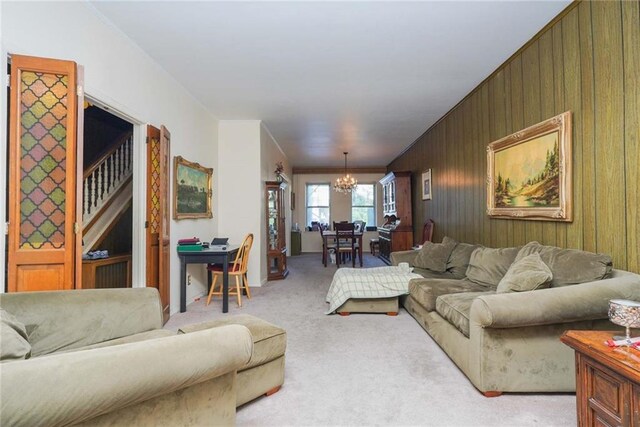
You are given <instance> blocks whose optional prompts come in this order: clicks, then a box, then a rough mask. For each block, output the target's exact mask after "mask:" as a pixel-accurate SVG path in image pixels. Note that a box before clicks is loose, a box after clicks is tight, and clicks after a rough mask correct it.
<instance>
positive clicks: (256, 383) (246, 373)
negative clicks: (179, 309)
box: [178, 314, 287, 407]
mask: <svg viewBox="0 0 640 427" xmlns="http://www.w3.org/2000/svg"><path fill="white" fill-rule="evenodd" d="M222 325H243V326H246V327H247V329H249V331H250V332H251V336H252V337H253V352H252V353H251V359H250V360H249V363H247V364H246V365H245V366H243V367H242V368H240V369H238V377H237V378H238V383H237V386H238V387H237V389H238V395H237V397H236V407H238V406H240V405H244V404H245V403H247V402H249V401H250V400H253V399H255V398H257V397H259V396H262V395H266V396H270V395H272V394H273V393H276V392H277V391H278V390H280V387H281V386H282V384H283V383H284V352H285V350H286V348H287V332H286V331H285V330H284V329H282V328H279V327H278V326H275V325H273V324H271V323H269V322H266V321H264V320H262V319H259V318H257V317H254V316H250V315H248V314H241V315H236V316H228V317H225V318H222V319H218V320H211V321H208V322H202V323H197V324H194V325H188V326H184V327H182V328H180V329H179V330H178V333H189V332H195V331H201V330H203V329H209V328H215V327H218V326H222Z"/></svg>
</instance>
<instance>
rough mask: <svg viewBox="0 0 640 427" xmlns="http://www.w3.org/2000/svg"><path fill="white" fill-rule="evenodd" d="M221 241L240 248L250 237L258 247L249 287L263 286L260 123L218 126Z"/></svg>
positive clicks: (222, 123) (225, 122)
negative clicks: (222, 239)
mask: <svg viewBox="0 0 640 427" xmlns="http://www.w3.org/2000/svg"><path fill="white" fill-rule="evenodd" d="M218 142H219V144H218V159H219V163H218V181H219V182H221V183H223V185H220V186H219V189H218V213H219V218H218V230H219V234H220V235H219V236H218V237H228V238H229V242H230V243H236V244H239V243H240V242H242V239H243V238H244V237H245V236H246V235H247V233H253V236H254V243H253V248H252V249H251V255H250V257H249V270H248V274H247V277H248V279H249V286H260V285H261V277H260V276H261V274H260V270H261V261H262V257H261V253H260V249H259V246H261V233H262V230H263V227H262V217H263V216H264V210H263V209H261V206H262V199H263V187H262V185H261V181H260V174H261V157H260V120H220V122H219V124H218Z"/></svg>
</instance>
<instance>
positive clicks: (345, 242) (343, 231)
mask: <svg viewBox="0 0 640 427" xmlns="http://www.w3.org/2000/svg"><path fill="white" fill-rule="evenodd" d="M333 228H334V230H336V239H337V241H338V246H344V247H346V246H351V247H353V246H354V245H355V240H356V239H355V231H356V227H355V224H354V223H352V222H346V223H345V222H334V223H333Z"/></svg>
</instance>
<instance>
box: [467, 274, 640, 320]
mask: <svg viewBox="0 0 640 427" xmlns="http://www.w3.org/2000/svg"><path fill="white" fill-rule="evenodd" d="M614 298H622V299H636V300H637V299H638V298H640V276H638V275H635V274H627V275H621V276H619V277H614V278H611V279H605V280H598V281H595V282H588V283H582V284H579V285H571V286H563V287H559V288H550V289H542V290H536V291H530V292H520V293H502V294H495V295H485V296H481V297H478V298H476V299H475V300H474V301H473V304H472V305H471V312H470V316H469V317H470V318H469V320H470V321H471V323H474V324H476V325H479V326H480V327H483V328H516V327H522V326H537V325H551V324H556V323H567V322H574V321H580V320H595V319H606V318H607V313H608V310H609V300H610V299H614Z"/></svg>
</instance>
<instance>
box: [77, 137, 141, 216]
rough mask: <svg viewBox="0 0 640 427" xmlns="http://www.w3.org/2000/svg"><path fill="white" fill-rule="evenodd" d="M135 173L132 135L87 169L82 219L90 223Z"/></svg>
mask: <svg viewBox="0 0 640 427" xmlns="http://www.w3.org/2000/svg"><path fill="white" fill-rule="evenodd" d="M132 173H133V136H132V135H131V134H129V135H127V136H126V137H124V138H123V140H122V142H120V143H119V144H117V145H116V146H114V147H113V148H112V149H111V150H109V151H108V152H107V153H105V154H104V155H103V156H102V157H100V158H99V159H98V160H97V161H96V162H95V163H94V164H93V165H92V166H91V167H89V168H88V169H87V170H86V171H85V172H84V182H83V189H84V191H83V204H82V222H83V224H85V226H86V225H87V224H89V223H90V222H91V221H92V220H93V219H94V218H95V217H96V216H97V215H98V214H99V213H100V211H101V210H102V209H103V208H104V207H105V206H106V205H107V204H108V203H109V201H110V200H111V198H112V197H113V196H114V195H115V194H117V192H118V190H119V189H120V188H121V187H122V186H123V185H124V184H125V183H126V182H127V181H128V179H129V178H130V177H131V175H132Z"/></svg>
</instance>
